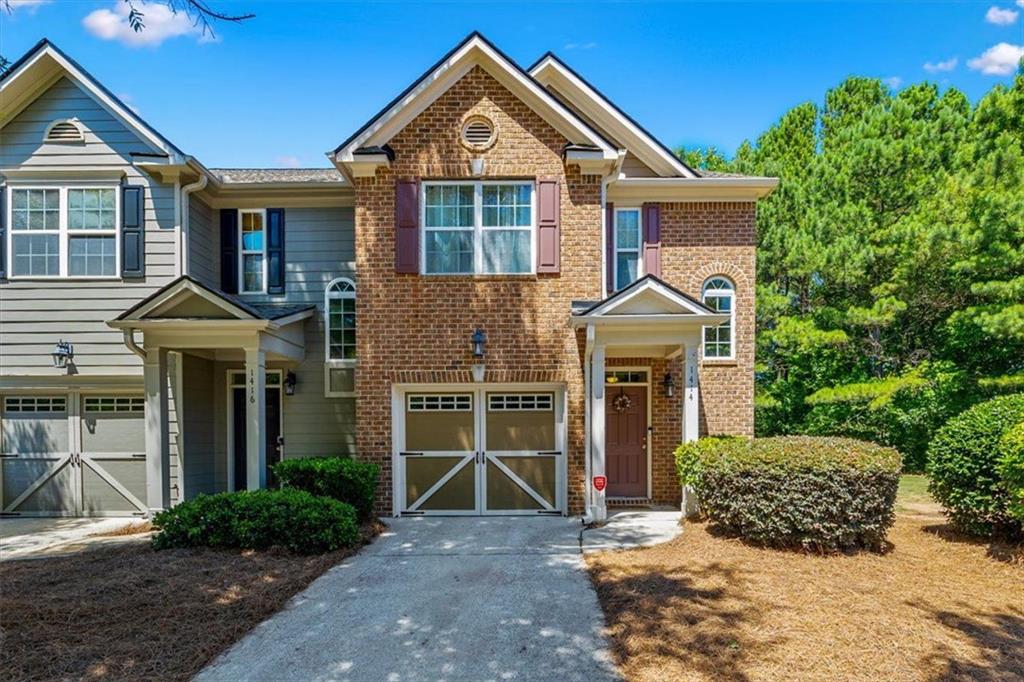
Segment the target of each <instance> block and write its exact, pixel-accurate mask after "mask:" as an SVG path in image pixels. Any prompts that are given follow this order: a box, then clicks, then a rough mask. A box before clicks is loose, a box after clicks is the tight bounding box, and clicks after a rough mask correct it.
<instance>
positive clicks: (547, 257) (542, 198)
mask: <svg viewBox="0 0 1024 682" xmlns="http://www.w3.org/2000/svg"><path fill="white" fill-rule="evenodd" d="M537 195H538V200H537V203H538V212H537V272H539V273H552V272H558V271H559V266H560V264H561V256H560V253H559V251H560V250H561V243H562V234H561V229H560V227H559V223H560V214H561V202H562V197H561V193H560V192H559V185H558V180H539V181H538V182H537Z"/></svg>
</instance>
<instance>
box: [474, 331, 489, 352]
mask: <svg viewBox="0 0 1024 682" xmlns="http://www.w3.org/2000/svg"><path fill="white" fill-rule="evenodd" d="M485 343H487V334H485V333H484V330H483V329H480V328H479V327H478V328H477V330H476V331H474V332H473V357H474V358H477V359H481V360H482V359H483V357H484V344H485Z"/></svg>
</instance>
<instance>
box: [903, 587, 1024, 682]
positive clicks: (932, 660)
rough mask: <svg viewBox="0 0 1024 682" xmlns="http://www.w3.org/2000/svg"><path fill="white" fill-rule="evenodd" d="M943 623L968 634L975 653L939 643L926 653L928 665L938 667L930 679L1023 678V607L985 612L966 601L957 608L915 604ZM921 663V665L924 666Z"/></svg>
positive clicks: (926, 613) (934, 668) (994, 679)
mask: <svg viewBox="0 0 1024 682" xmlns="http://www.w3.org/2000/svg"><path fill="white" fill-rule="evenodd" d="M913 606H916V607H917V608H919V609H921V610H922V611H924V614H925V616H926V617H928V618H932V619H934V620H936V621H937V622H939V623H941V624H942V625H943V626H945V627H947V628H950V629H951V630H955V631H956V632H958V633H960V634H961V635H962V636H964V637H965V638H967V639H968V640H969V642H970V644H971V645H972V648H973V650H974V651H975V652H976V656H974V657H972V658H967V657H965V656H964V655H963V654H962V653H959V652H957V651H954V650H952V649H951V648H950V647H949V646H947V645H938V644H937V645H936V648H935V650H934V651H933V652H932V653H930V654H928V656H926V657H925V659H924V661H923V662H924V663H925V666H927V668H929V669H932V670H935V671H936V672H935V674H934V676H932V677H930V678H929V679H931V680H986V681H988V680H991V681H993V682H994V681H996V680H999V681H1002V680H1020V679H1024V611H1021V610H1019V609H1016V608H1010V607H1008V608H1007V610H1006V611H1002V612H994V613H982V612H979V611H973V612H972V611H971V610H970V609H969V607H967V606H966V605H961V606H962V609H958V610H957V612H953V611H949V610H945V609H935V608H933V607H930V606H926V605H921V604H914V605H913ZM925 666H922V667H925Z"/></svg>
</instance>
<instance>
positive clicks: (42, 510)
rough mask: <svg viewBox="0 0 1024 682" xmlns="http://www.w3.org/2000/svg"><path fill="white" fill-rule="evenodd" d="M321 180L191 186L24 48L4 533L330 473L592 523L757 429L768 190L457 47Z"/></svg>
mask: <svg viewBox="0 0 1024 682" xmlns="http://www.w3.org/2000/svg"><path fill="white" fill-rule="evenodd" d="M328 134H330V131H328ZM328 156H329V159H330V162H331V163H332V164H333V166H334V167H333V168H330V169H302V170H264V169H215V168H206V167H205V166H203V165H202V164H201V163H200V162H199V161H197V160H196V159H195V158H193V157H191V156H189V155H187V154H185V153H183V152H182V151H180V150H179V149H178V148H177V147H176V146H175V145H173V144H172V143H171V142H170V141H168V140H167V139H165V138H164V137H162V136H161V135H160V134H159V133H158V132H157V131H155V130H154V129H153V128H152V127H150V126H149V125H147V124H146V123H145V122H144V121H143V120H141V119H140V118H139V117H138V116H137V115H136V114H135V113H134V112H132V111H131V110H130V109H129V108H127V107H126V106H125V105H124V104H123V103H121V102H120V101H119V100H118V99H117V98H116V97H114V96H113V95H112V94H111V93H110V92H109V91H107V90H106V89H105V88H104V87H103V86H102V85H101V84H100V83H98V82H97V81H96V80H95V79H93V78H92V77H91V76H90V75H89V74H88V73H87V72H85V71H84V70H83V69H82V68H81V67H80V66H79V65H77V64H76V63H75V62H74V61H72V60H71V59H70V58H69V57H67V56H66V55H65V54H63V53H62V52H61V51H60V50H58V49H57V48H56V47H55V46H53V45H52V44H51V43H49V42H47V41H42V42H41V43H39V44H38V45H37V46H36V47H35V48H33V49H32V50H31V51H30V52H29V53H28V54H26V55H25V56H24V57H23V58H22V59H20V60H19V61H18V62H16V63H15V64H14V65H13V67H12V68H11V69H10V71H9V72H8V73H7V75H5V76H4V77H3V78H2V79H0V179H2V182H3V191H2V193H0V195H2V201H3V208H2V210H0V215H2V220H3V222H2V233H0V236H2V238H0V244H2V246H0V250H2V257H0V409H2V411H0V477H2V480H0V513H2V514H6V515H11V514H23V515H30V514H37V515H50V514H65V515H78V514H88V515H92V514H112V515H117V514H146V513H149V512H151V511H152V510H155V509H161V508H165V507H167V506H169V505H173V504H175V503H176V502H178V501H179V500H183V499H189V498H191V497H194V496H195V495H197V494H200V493H212V492H218V491H224V490H237V489H244V488H250V489H251V488H260V487H265V486H267V485H272V484H273V481H272V475H271V472H270V471H269V469H268V465H270V464H271V463H273V462H274V461H277V460H278V459H280V458H281V457H305V456H316V455H351V456H353V457H357V458H360V459H366V460H370V461H374V462H377V463H379V464H380V466H381V469H382V484H381V489H380V491H379V492H380V494H379V500H380V502H379V504H380V511H381V513H384V514H430V513H437V514H486V513H498V514H538V513H540V514H580V513H585V514H588V515H589V516H590V517H592V518H597V519H600V518H602V517H603V516H604V514H606V512H607V507H608V505H609V504H616V503H621V504H626V503H628V504H678V503H679V498H680V489H679V485H678V482H677V479H676V475H675V467H674V462H673V456H672V452H673V449H674V448H675V446H676V444H678V442H679V441H681V440H690V439H693V438H696V437H697V435H698V434H725V433H729V434H743V435H751V434H752V433H753V393H754V390H753V362H754V267H755V255H754V252H755V234H754V216H755V207H756V202H757V200H758V199H759V198H760V197H763V196H765V195H766V194H767V193H768V192H770V191H771V190H772V188H773V187H774V186H775V184H776V180H775V179H773V178H761V177H741V176H731V175H730V176H724V175H720V174H712V173H708V172H704V171H697V170H694V169H691V168H689V167H687V166H686V165H685V164H684V163H682V162H681V161H679V160H678V159H677V158H676V157H675V155H674V154H672V152H671V151H670V150H668V149H667V148H666V147H664V146H663V145H662V144H661V143H659V142H658V141H657V140H655V139H654V138H653V137H652V136H651V135H650V134H648V133H647V132H646V131H645V130H644V129H643V128H642V127H640V126H639V125H638V124H637V123H636V122H635V121H633V120H632V119H631V118H630V117H629V116H627V115H626V114H625V113H623V112H622V111H621V110H620V109H619V108H617V107H616V106H615V105H614V104H612V103H611V102H610V101H608V100H607V99H606V98H605V97H604V96H603V95H602V94H601V93H600V92H598V91H597V90H596V89H595V88H594V87H593V86H591V85H590V84H589V83H587V82H586V81H585V80H584V79H583V78H582V77H580V76H579V75H578V74H576V73H575V72H574V71H572V70H571V69H570V68H569V67H568V66H566V65H565V64H564V63H562V62H561V61H559V60H558V58H557V57H555V56H554V55H552V54H547V55H545V56H544V57H542V58H541V59H540V60H539V61H538V62H537V63H536V64H534V65H533V66H532V67H530V68H529V69H526V70H524V69H523V68H521V67H520V66H518V65H517V64H516V63H515V62H513V61H512V60H510V59H509V58H508V57H507V56H506V55H504V54H503V53H502V52H501V51H499V50H498V49H497V48H496V47H495V46H494V45H492V44H491V43H489V42H488V41H487V40H486V39H484V38H483V37H482V36H480V35H479V34H476V33H474V34H472V35H470V36H469V37H468V38H466V39H465V40H464V41H463V42H461V43H460V44H459V45H458V46H456V47H455V48H454V49H453V50H452V51H451V52H450V53H448V54H447V55H445V56H444V57H443V58H442V59H441V60H440V61H439V62H438V63H437V64H435V65H434V66H433V67H431V68H430V69H429V70H428V71H427V72H426V73H425V74H424V75H423V76H422V77H421V78H420V79H419V80H417V81H416V82H415V83H413V84H412V85H411V86H410V87H409V88H407V89H406V90H405V91H403V92H402V93H401V94H400V95H399V96H398V97H397V98H396V99H395V100H394V101H393V102H391V103H390V104H388V105H387V106H386V107H385V108H384V109H383V110H382V111H381V112H380V113H379V114H377V115H376V116H375V117H374V118H373V119H372V120H371V121H369V122H368V123H366V125H364V126H363V127H362V128H360V129H359V130H358V131H356V132H355V133H354V134H353V135H352V136H351V137H349V138H348V139H347V140H345V141H344V142H343V143H342V144H340V145H339V146H338V147H337V148H336V149H334V150H333V151H332V152H330V153H329V154H328Z"/></svg>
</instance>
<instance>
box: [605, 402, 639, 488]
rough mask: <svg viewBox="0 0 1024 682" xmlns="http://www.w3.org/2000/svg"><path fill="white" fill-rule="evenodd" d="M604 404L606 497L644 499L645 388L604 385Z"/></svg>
mask: <svg viewBox="0 0 1024 682" xmlns="http://www.w3.org/2000/svg"><path fill="white" fill-rule="evenodd" d="M620 396H621V397H620ZM604 404H605V443H606V455H605V461H606V470H607V474H608V492H607V495H608V496H609V497H647V387H646V386H614V385H613V386H606V387H605V401H604Z"/></svg>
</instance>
